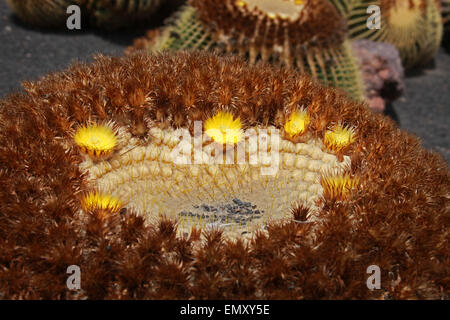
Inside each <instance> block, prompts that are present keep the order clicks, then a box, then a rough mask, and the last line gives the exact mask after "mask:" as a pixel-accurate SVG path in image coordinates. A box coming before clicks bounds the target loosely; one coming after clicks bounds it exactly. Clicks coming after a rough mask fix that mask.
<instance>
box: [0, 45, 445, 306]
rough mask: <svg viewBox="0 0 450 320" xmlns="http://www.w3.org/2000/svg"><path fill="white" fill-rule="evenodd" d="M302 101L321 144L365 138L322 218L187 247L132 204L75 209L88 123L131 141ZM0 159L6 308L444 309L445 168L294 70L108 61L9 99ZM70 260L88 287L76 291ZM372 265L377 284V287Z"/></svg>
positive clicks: (299, 214) (249, 117) (253, 119)
mask: <svg viewBox="0 0 450 320" xmlns="http://www.w3.org/2000/svg"><path fill="white" fill-rule="evenodd" d="M297 105H298V106H299V107H301V106H305V107H308V112H310V114H311V126H310V129H311V133H312V134H314V135H317V136H321V135H323V132H324V130H326V128H327V125H329V124H330V123H335V122H342V123H346V124H348V125H351V126H355V127H357V128H358V136H359V137H360V138H359V139H357V141H355V143H354V144H352V147H351V149H350V150H348V155H349V156H350V157H351V159H352V161H351V168H350V172H351V173H352V174H354V175H357V176H358V178H359V182H360V183H359V185H358V188H356V189H355V190H354V191H353V192H352V193H351V196H350V197H349V198H348V199H347V200H346V201H339V202H330V201H328V202H326V203H324V204H323V205H321V206H319V207H320V208H321V209H320V211H319V212H318V213H317V214H318V216H319V217H320V219H319V220H318V221H316V222H313V223H298V222H296V221H294V220H292V221H287V222H285V223H279V224H272V225H270V226H269V227H268V231H267V233H262V232H261V233H259V234H257V235H256V236H255V237H254V239H253V240H252V241H251V242H250V243H249V244H244V242H242V241H238V242H230V241H227V240H224V239H223V237H222V236H221V233H220V232H219V231H209V232H206V231H204V232H203V237H204V241H203V242H199V241H198V240H199V230H193V232H192V233H191V234H187V235H185V236H184V237H177V236H176V223H175V221H168V220H165V219H162V220H160V221H159V223H156V224H154V225H146V224H145V223H144V220H143V218H141V217H139V216H137V215H136V214H134V213H133V212H132V211H131V210H127V209H126V208H123V209H122V210H120V213H116V214H112V215H110V216H108V217H106V218H101V217H99V216H98V215H95V214H89V213H88V214H83V213H80V206H81V205H80V201H79V198H80V195H82V194H83V192H85V191H86V190H87V186H86V180H85V179H86V177H85V176H84V175H82V173H81V172H80V169H79V168H78V165H79V163H80V162H81V155H80V152H79V150H78V148H76V147H75V145H74V143H73V141H72V140H71V136H72V133H73V130H75V128H77V126H79V125H80V124H83V123H86V121H87V120H88V119H92V120H95V119H97V120H114V121H115V122H116V123H117V124H118V125H120V126H122V127H128V128H129V130H130V132H133V128H134V127H135V126H136V125H137V124H139V125H142V124H143V123H144V124H145V125H147V126H150V125H163V126H175V125H177V122H178V120H177V119H184V120H185V121H184V122H181V123H178V125H186V126H188V125H189V123H190V121H191V120H193V119H197V120H201V119H204V118H205V117H206V116H208V115H211V114H214V112H216V111H217V110H220V109H222V108H224V106H225V107H229V108H230V110H233V112H235V113H236V114H240V116H241V117H242V119H243V120H246V123H247V124H248V125H254V124H257V123H259V124H270V123H274V124H276V125H278V126H279V127H280V125H279V124H277V123H276V120H275V116H276V114H277V111H278V110H283V108H290V107H293V106H297ZM144 120H149V121H144ZM150 120H151V121H150ZM0 164H1V165H0V168H1V169H0V183H1V185H2V188H0V247H1V250H0V294H1V298H2V299H38V298H39V299H46V298H48V299H105V298H106V299H127V298H133V299H192V298H193V299H237V298H247V299H305V298H306V299H323V298H328V299H349V298H354V299H357V298H359V299H383V298H384V299H386V298H392V299H410V298H435V299H441V298H447V299H448V298H449V296H448V292H449V290H450V287H449V284H450V282H449V278H448V264H449V261H448V257H449V248H450V245H449V238H450V237H449V228H448V225H449V223H450V218H449V199H448V195H449V193H450V173H449V170H448V166H447V164H446V162H445V161H444V160H443V159H442V158H441V157H440V156H438V155H436V154H433V153H430V152H428V151H426V150H424V149H423V148H422V147H421V145H420V142H419V141H418V140H417V139H416V138H414V137H412V136H411V135H409V134H407V133H405V132H403V131H400V130H399V129H398V128H397V127H396V125H395V124H394V123H393V122H392V121H390V120H388V119H386V118H384V117H383V116H381V115H374V114H372V113H371V112H370V111H369V110H367V108H366V107H365V106H364V105H363V104H361V103H357V102H354V101H352V100H349V99H348V98H347V97H346V96H345V94H343V93H339V92H337V91H335V90H332V89H328V88H324V87H322V86H320V85H319V84H318V83H316V82H314V81H312V80H311V79H310V78H308V77H306V76H299V75H297V74H296V73H291V72H289V71H286V70H277V69H273V68H271V67H269V66H267V65H260V64H258V65H256V66H246V65H245V63H244V62H243V61H241V60H238V59H235V58H219V57H217V56H214V55H211V54H207V53H192V54H188V53H177V54H174V55H169V54H162V55H156V56H148V55H132V56H129V57H125V58H109V57H102V56H100V57H97V59H96V61H95V62H94V63H93V64H92V65H83V64H78V65H74V66H73V67H71V68H70V69H69V70H67V71H65V72H62V73H56V74H52V75H49V76H47V77H45V78H43V79H42V80H40V81H37V82H26V83H24V92H22V93H17V94H13V95H10V96H8V97H7V98H6V99H5V100H1V101H0ZM305 213H306V208H297V209H296V210H294V217H295V219H298V220H303V219H304V216H305ZM312 234H314V236H311V235H312ZM73 264H75V265H79V266H80V267H81V268H82V270H83V280H82V290H80V291H70V290H68V289H67V287H66V280H67V273H66V271H67V267H68V266H69V265H73ZM374 264H375V265H378V266H379V267H380V269H381V271H382V275H381V279H382V280H381V288H382V289H381V290H373V291H371V290H368V288H367V286H366V279H367V274H366V270H367V267H368V266H370V265H374Z"/></svg>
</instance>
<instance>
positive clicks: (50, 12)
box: [7, 0, 162, 29]
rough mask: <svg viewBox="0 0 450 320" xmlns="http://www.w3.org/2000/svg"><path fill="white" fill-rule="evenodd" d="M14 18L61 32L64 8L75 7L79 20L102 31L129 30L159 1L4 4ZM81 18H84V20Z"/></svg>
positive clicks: (13, 1) (27, 0)
mask: <svg viewBox="0 0 450 320" xmlns="http://www.w3.org/2000/svg"><path fill="white" fill-rule="evenodd" d="M7 2H8V3H9V4H10V6H11V8H12V9H13V11H14V12H15V13H16V14H17V16H18V17H19V18H20V19H21V20H23V21H24V22H26V23H29V24H31V25H34V26H39V27H55V28H65V27H66V21H67V18H68V17H69V14H68V13H67V8H68V7H69V6H70V5H78V6H79V7H80V9H81V10H82V11H81V12H82V15H83V19H85V20H86V21H90V22H91V24H92V25H94V26H98V27H102V28H105V29H114V28H118V27H126V26H130V25H132V24H133V23H136V22H138V21H143V20H146V19H148V17H149V15H150V14H152V13H153V12H154V11H155V10H156V9H157V8H158V7H159V5H160V4H161V3H162V0H119V1H116V0H101V1H97V0H7ZM84 15H86V16H85V17H84Z"/></svg>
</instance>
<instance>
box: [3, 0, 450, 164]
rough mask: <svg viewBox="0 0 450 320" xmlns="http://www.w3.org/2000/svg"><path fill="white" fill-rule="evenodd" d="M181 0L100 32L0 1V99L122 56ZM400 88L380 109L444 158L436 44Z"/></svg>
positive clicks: (442, 84) (443, 72)
mask: <svg viewBox="0 0 450 320" xmlns="http://www.w3.org/2000/svg"><path fill="white" fill-rule="evenodd" d="M182 2H183V1H181V0H171V1H168V2H165V3H164V4H163V5H162V7H161V8H160V9H159V10H158V12H157V13H156V14H154V15H152V17H151V18H149V21H148V23H146V25H143V26H141V27H139V28H137V29H132V30H121V31H114V32H105V31H99V30H96V29H91V28H87V27H85V26H83V25H82V29H81V30H73V31H69V30H65V31H54V30H47V29H37V28H32V27H29V26H27V25H25V24H24V23H22V22H21V21H19V20H18V19H17V18H16V17H15V16H14V15H13V13H12V11H11V10H10V8H9V7H8V5H7V4H6V2H5V0H0V98H4V97H5V96H6V95H7V94H8V93H10V92H13V91H19V90H21V82H22V81H25V80H36V79H39V78H40V77H42V76H44V75H45V74H47V73H49V72H55V71H60V70H62V69H64V68H66V67H68V66H69V65H70V64H71V63H73V62H74V61H82V62H89V61H91V60H92V57H93V55H95V54H98V53H102V54H108V55H116V56H119V55H123V52H124V50H125V49H126V48H127V47H128V46H131V45H132V44H133V40H134V39H136V38H138V37H142V36H144V35H145V33H146V31H147V30H148V29H150V28H152V27H156V26H160V25H162V23H163V22H164V20H165V19H167V18H168V17H169V16H170V14H171V13H173V12H174V11H175V10H176V9H177V7H178V6H179V5H180V3H182ZM405 87H406V92H405V95H404V96H403V97H402V98H400V99H399V100H396V101H395V102H394V103H393V104H390V105H388V106H387V108H386V111H385V113H386V114H387V115H388V116H389V117H391V118H392V119H394V120H395V121H396V122H397V123H398V125H399V126H400V127H401V128H403V129H405V130H407V131H408V132H410V133H413V134H415V135H417V136H418V137H419V138H421V140H422V141H423V145H424V146H425V147H426V148H427V149H430V150H433V151H437V152H439V153H441V154H442V155H443V157H444V158H445V159H446V160H447V162H449V161H450V137H449V124H450V90H449V87H450V54H448V53H446V52H445V50H444V49H442V48H441V49H440V50H439V52H438V53H437V54H436V56H435V59H434V61H432V62H431V63H429V64H428V65H427V66H425V67H424V68H421V69H415V70H410V71H409V72H407V74H406V79H405Z"/></svg>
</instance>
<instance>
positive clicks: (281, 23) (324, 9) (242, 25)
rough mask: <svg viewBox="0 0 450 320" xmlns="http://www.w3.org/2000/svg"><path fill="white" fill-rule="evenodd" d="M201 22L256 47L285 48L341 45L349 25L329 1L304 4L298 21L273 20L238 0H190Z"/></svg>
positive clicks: (235, 39)
mask: <svg viewBox="0 0 450 320" xmlns="http://www.w3.org/2000/svg"><path fill="white" fill-rule="evenodd" d="M190 4H191V5H192V6H194V7H195V8H197V9H198V11H199V16H200V19H201V20H202V21H203V22H204V23H205V25H208V26H210V27H211V28H212V29H213V30H214V31H216V32H219V33H223V34H225V35H227V36H230V37H231V38H232V39H234V41H242V40H241V38H242V37H244V38H245V41H246V42H247V43H248V44H252V45H254V46H256V47H262V46H265V47H273V46H275V45H280V46H283V45H284V43H285V42H288V43H292V44H298V45H304V46H308V45H310V46H325V47H329V46H334V45H338V44H340V43H342V41H343V39H344V38H345V34H346V25H345V22H344V20H343V18H342V17H341V16H340V15H339V13H338V12H337V10H336V9H335V8H334V7H333V5H331V4H330V3H329V2H328V1H324V0H314V1H305V5H304V8H303V9H302V12H301V13H300V16H299V17H298V18H297V19H296V20H295V21H290V20H288V19H286V20H283V19H280V18H279V17H277V18H275V19H274V18H271V17H269V16H267V15H266V14H264V13H263V12H261V11H259V10H258V9H255V10H253V11H250V10H248V8H247V7H246V6H239V5H238V4H237V3H236V0H223V1H215V0H206V1H204V0H191V1H190Z"/></svg>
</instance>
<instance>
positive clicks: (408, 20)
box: [330, 0, 442, 68]
mask: <svg viewBox="0 0 450 320" xmlns="http://www.w3.org/2000/svg"><path fill="white" fill-rule="evenodd" d="M330 1H331V2H332V3H333V4H334V5H335V7H336V8H337V9H338V10H339V11H340V12H341V14H342V15H343V16H344V17H345V18H346V19H347V21H348V27H349V37H350V38H351V39H368V40H372V41H380V42H388V43H391V44H393V45H395V46H396V47H397V48H398V50H399V51H400V55H401V57H402V60H403V64H404V66H405V68H411V67H414V66H417V65H421V64H425V63H426V62H428V61H429V60H430V59H431V58H432V57H433V56H434V54H435V53H436V51H437V50H438V49H439V46H440V43H441V38H442V23H441V21H440V20H441V15H440V8H439V3H438V1H437V0H330ZM370 5H377V6H379V7H380V9H381V29H369V28H368V27H367V19H368V18H369V16H370V13H367V8H368V7H369V6H370Z"/></svg>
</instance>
